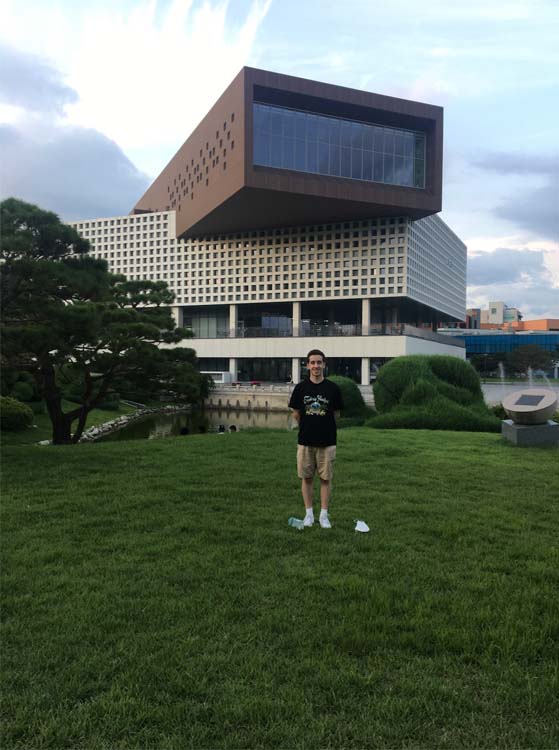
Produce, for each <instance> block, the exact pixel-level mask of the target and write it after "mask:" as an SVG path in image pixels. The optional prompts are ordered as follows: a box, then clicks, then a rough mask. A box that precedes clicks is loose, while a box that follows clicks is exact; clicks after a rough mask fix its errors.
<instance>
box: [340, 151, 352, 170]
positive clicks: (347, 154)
mask: <svg viewBox="0 0 559 750" xmlns="http://www.w3.org/2000/svg"><path fill="white" fill-rule="evenodd" d="M340 174H341V176H342V177H351V149H350V148H342V158H341V166H340Z"/></svg>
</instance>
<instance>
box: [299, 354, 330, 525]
mask: <svg viewBox="0 0 559 750" xmlns="http://www.w3.org/2000/svg"><path fill="white" fill-rule="evenodd" d="M325 365H326V358H325V357H324V354H323V353H322V352H321V351H320V350H319V349H312V350H311V351H310V352H309V353H308V354H307V370H308V371H309V377H308V378H306V379H305V380H303V381H302V382H301V383H298V384H297V385H296V386H295V388H294V389H293V393H292V394H291V399H290V401H289V408H290V409H293V416H294V418H295V421H296V422H297V423H298V425H299V438H298V441H297V442H298V445H297V473H298V474H299V478H300V479H301V490H302V492H303V502H304V503H305V511H306V513H305V520H304V524H305V526H312V525H313V524H314V513H313V480H314V475H315V473H317V474H318V476H319V478H320V518H319V521H320V525H321V527H322V528H323V529H330V528H331V527H332V524H331V523H330V519H329V518H328V503H329V500H330V494H331V492H332V473H333V467H334V461H335V459H336V418H335V414H336V412H338V411H340V410H341V409H343V402H342V393H341V391H340V389H339V387H338V386H337V385H336V384H335V383H332V381H331V380H327V379H326V378H325V377H324V367H325Z"/></svg>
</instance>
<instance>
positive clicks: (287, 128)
mask: <svg viewBox="0 0 559 750" xmlns="http://www.w3.org/2000/svg"><path fill="white" fill-rule="evenodd" d="M253 112H254V151H253V161H254V163H255V164H258V165H261V166H272V167H275V168H279V169H295V170H298V171H307V172H312V173H315V174H329V175H331V176H334V177H336V176H342V177H346V178H351V179H356V180H366V181H374V182H386V183H391V184H396V185H406V186H409V187H419V188H423V187H424V185H425V135H424V134H423V133H413V132H407V131H404V130H398V129H396V128H388V127H381V126H380V125H368V124H365V123H360V122H352V121H349V120H341V119H338V118H335V117H328V116H325V115H315V114H309V113H307V112H298V111H295V110H289V109H285V108H282V107H274V106H270V105H267V104H254V108H253Z"/></svg>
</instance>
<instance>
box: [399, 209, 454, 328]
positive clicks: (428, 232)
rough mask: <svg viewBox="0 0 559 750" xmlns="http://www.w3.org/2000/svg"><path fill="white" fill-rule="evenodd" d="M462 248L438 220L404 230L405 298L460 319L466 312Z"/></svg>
mask: <svg viewBox="0 0 559 750" xmlns="http://www.w3.org/2000/svg"><path fill="white" fill-rule="evenodd" d="M466 256H467V248H466V245H464V243H463V242H462V241H461V240H460V239H459V238H458V237H457V236H456V235H455V234H454V232H453V231H452V230H451V229H450V228H449V227H448V226H447V225H446V224H445V223H444V221H443V220H442V219H440V218H439V217H438V216H436V215H433V216H427V217H426V218H424V219H420V220H419V221H412V222H410V223H409V228H408V245H407V294H408V296H409V297H410V298H411V299H414V300H417V301H418V302H422V303H423V304H425V305H428V306H429V307H434V308H435V309H437V310H441V311H442V312H444V313H448V314H449V315H452V316H454V317H456V318H460V319H463V318H464V314H465V309H466Z"/></svg>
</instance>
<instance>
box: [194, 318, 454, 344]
mask: <svg viewBox="0 0 559 750" xmlns="http://www.w3.org/2000/svg"><path fill="white" fill-rule="evenodd" d="M362 335H365V336H411V337H413V338H418V339H425V340H427V341H434V342H437V343H439V344H447V345H448V346H456V347H458V348H460V349H464V348H465V346H466V344H465V341H464V339H463V338H457V337H456V338H455V337H453V336H449V335H444V334H441V333H435V332H434V331H431V330H429V329H427V328H416V327H415V326H412V325H409V324H408V323H373V324H371V325H369V326H366V328H365V331H363V326H362V325H361V324H360V323H334V324H331V325H314V324H309V323H301V325H300V326H299V329H298V331H297V334H296V336H299V337H308V338H319V337H325V336H332V337H341V336H362ZM292 337H293V331H292V330H289V329H285V328H282V329H279V328H259V327H255V326H238V327H237V328H232V329H231V330H229V331H219V332H218V333H217V334H216V335H215V336H199V337H197V338H211V339H215V338H220V339H221V338H231V339H235V338H240V339H257V338H292Z"/></svg>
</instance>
